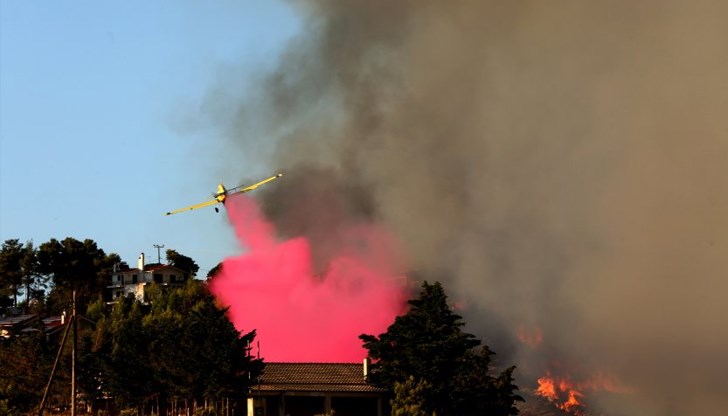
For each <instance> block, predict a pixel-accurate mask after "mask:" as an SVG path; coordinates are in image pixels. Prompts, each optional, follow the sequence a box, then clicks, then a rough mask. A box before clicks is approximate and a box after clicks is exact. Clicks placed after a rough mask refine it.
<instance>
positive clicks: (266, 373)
mask: <svg viewBox="0 0 728 416" xmlns="http://www.w3.org/2000/svg"><path fill="white" fill-rule="evenodd" d="M254 390H260V391H320V392H372V393H380V392H384V391H386V390H385V389H381V388H379V387H374V386H371V385H369V384H366V382H365V381H364V373H363V369H362V365H361V364H351V363H266V364H265V369H264V370H263V376H262V380H261V383H260V386H257V387H254Z"/></svg>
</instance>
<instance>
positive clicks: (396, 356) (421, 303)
mask: <svg viewBox="0 0 728 416" xmlns="http://www.w3.org/2000/svg"><path fill="white" fill-rule="evenodd" d="M409 304H410V310H409V312H407V313H406V314H405V315H402V316H399V317H397V318H396V319H395V321H394V323H393V324H392V325H390V326H389V328H388V329H387V331H386V332H385V333H383V334H380V335H379V336H378V337H377V336H374V335H367V334H364V335H361V336H360V338H361V339H362V341H364V347H365V348H366V349H367V350H368V352H369V358H371V359H372V360H373V364H372V367H371V372H370V375H369V381H370V382H371V383H373V384H374V385H377V386H380V387H384V388H387V389H389V390H391V391H395V393H397V396H395V400H393V402H392V404H393V411H399V412H400V413H399V414H402V415H405V414H408V413H407V411H406V410H402V408H398V407H397V404H398V403H403V406H407V408H416V409H417V411H416V413H417V414H420V413H421V412H423V411H424V414H427V415H433V414H434V415H437V416H449V415H465V416H467V415H486V414H487V415H496V416H500V415H515V414H518V410H517V409H516V407H515V403H516V402H517V401H521V400H522V399H521V397H520V396H518V395H517V394H516V391H517V389H518V388H517V386H516V385H515V384H513V377H512V374H513V371H514V369H515V367H509V368H507V369H505V370H504V371H502V372H501V373H500V374H499V375H497V376H492V375H491V368H490V367H491V358H492V356H493V354H494V353H493V352H492V351H491V350H490V349H489V348H488V347H487V346H481V342H480V341H479V340H478V339H476V337H475V336H474V335H472V334H469V333H466V332H464V331H463V330H462V327H463V325H464V322H463V321H462V317H460V316H459V315H457V314H455V313H454V312H453V311H452V310H451V309H450V307H449V306H448V304H447V296H446V294H445V291H444V289H443V288H442V285H440V283H437V282H436V283H434V284H428V283H427V282H425V283H424V284H423V285H422V291H421V293H420V296H419V297H418V298H417V299H413V300H410V301H409ZM413 395H414V396H413ZM407 396H413V397H415V398H418V397H419V398H421V399H418V400H421V402H422V403H413V399H412V397H409V398H408V397H407Z"/></svg>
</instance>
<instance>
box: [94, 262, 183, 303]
mask: <svg viewBox="0 0 728 416" xmlns="http://www.w3.org/2000/svg"><path fill="white" fill-rule="evenodd" d="M192 277H194V276H191V275H190V273H189V272H186V271H184V270H182V269H179V268H177V267H174V266H171V265H169V264H161V263H150V264H145V258H144V253H141V254H140V255H139V258H138V259H137V267H136V268H129V267H128V266H126V265H125V264H122V265H116V266H115V267H114V270H113V272H112V274H111V285H109V286H107V287H106V288H107V290H108V291H110V292H111V300H112V301H115V300H116V299H117V298H123V297H126V296H128V295H130V294H132V295H134V297H135V298H136V299H137V300H139V301H141V302H143V301H144V293H145V290H146V288H148V287H149V286H150V285H151V284H153V283H155V284H157V286H160V287H163V288H164V287H167V288H176V287H182V286H184V284H185V282H186V281H187V280H189V279H190V278H192Z"/></svg>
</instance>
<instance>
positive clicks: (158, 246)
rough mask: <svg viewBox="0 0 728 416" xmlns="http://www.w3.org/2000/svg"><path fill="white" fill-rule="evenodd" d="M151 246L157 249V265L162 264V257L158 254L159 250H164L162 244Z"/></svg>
mask: <svg viewBox="0 0 728 416" xmlns="http://www.w3.org/2000/svg"><path fill="white" fill-rule="evenodd" d="M153 245H154V248H156V249H157V263H158V264H162V255H161V254H160V251H159V250H160V249H163V248H164V244H162V245H159V244H153Z"/></svg>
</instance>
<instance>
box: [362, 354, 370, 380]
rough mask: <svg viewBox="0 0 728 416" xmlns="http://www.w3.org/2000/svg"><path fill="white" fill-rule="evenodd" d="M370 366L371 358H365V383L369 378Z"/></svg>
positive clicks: (363, 367) (363, 366)
mask: <svg viewBox="0 0 728 416" xmlns="http://www.w3.org/2000/svg"><path fill="white" fill-rule="evenodd" d="M369 364H370V362H369V358H365V359H364V362H363V365H362V369H363V370H364V381H366V380H367V376H368V375H369Z"/></svg>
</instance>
